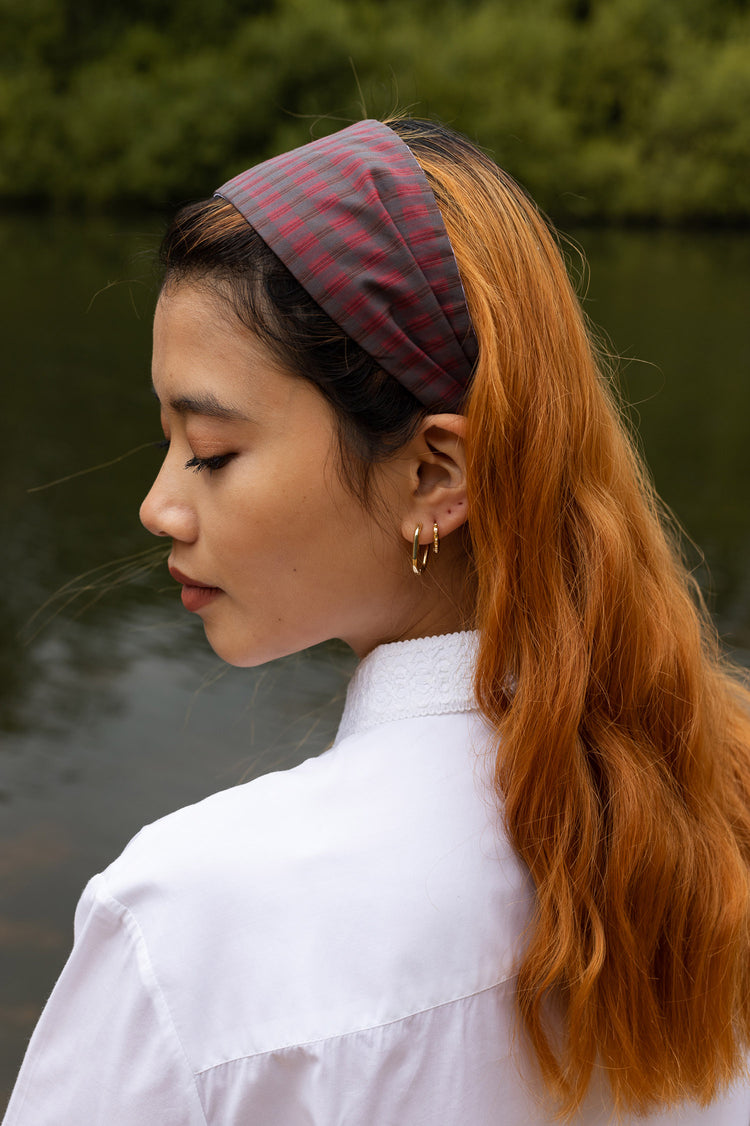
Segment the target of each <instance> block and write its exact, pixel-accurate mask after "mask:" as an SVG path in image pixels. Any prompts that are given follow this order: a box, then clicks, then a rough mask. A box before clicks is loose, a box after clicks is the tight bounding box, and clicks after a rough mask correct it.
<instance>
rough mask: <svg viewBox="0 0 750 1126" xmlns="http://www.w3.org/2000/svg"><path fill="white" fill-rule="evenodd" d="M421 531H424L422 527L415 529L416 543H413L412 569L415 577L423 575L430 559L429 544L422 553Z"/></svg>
mask: <svg viewBox="0 0 750 1126" xmlns="http://www.w3.org/2000/svg"><path fill="white" fill-rule="evenodd" d="M421 531H422V525H421V524H417V526H416V528H415V529H414V542H413V544H412V548H411V569H412V571H413V572H414V574H415V575H421V574H422V572H423V571H424V569H425V567H426V566H427V560H428V559H429V558H430V545H429V544H427V547H423V548H422V550H421V552H420V549H419V535H420V532H421ZM434 550H435V549H434V546H433V551H434Z"/></svg>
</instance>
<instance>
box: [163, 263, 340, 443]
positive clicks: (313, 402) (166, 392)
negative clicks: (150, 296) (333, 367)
mask: <svg viewBox="0 0 750 1126" xmlns="http://www.w3.org/2000/svg"><path fill="white" fill-rule="evenodd" d="M151 370H152V382H153V387H154V391H155V393H156V396H157V398H158V399H159V401H160V403H161V405H162V409H165V410H166V409H169V410H172V411H174V412H176V413H178V414H199V415H202V416H203V417H208V418H214V419H220V420H227V421H242V420H247V419H248V418H250V417H252V418H253V419H257V418H258V417H259V416H261V415H264V414H266V413H268V414H271V415H278V414H279V413H280V412H284V411H286V412H289V411H291V410H292V408H294V409H295V410H306V411H307V412H308V413H310V412H312V413H313V414H317V411H318V409H319V408H320V407H323V408H324V409H325V410H326V411H327V410H328V404H327V403H326V401H325V399H324V398H323V396H322V395H321V394H320V392H319V391H318V389H317V388H316V387H314V386H313V385H312V384H311V383H309V382H308V381H307V380H305V379H303V378H301V377H300V376H298V375H296V374H294V373H292V372H290V371H289V370H288V369H286V368H284V367H283V365H282V364H280V362H279V361H278V359H277V358H276V356H275V355H274V353H273V352H272V351H271V350H270V348H269V347H268V346H267V345H266V344H265V343H264V342H263V341H262V340H261V339H260V338H259V337H258V336H256V335H255V334H254V333H253V332H251V331H250V329H248V328H246V327H245V326H244V325H242V324H241V323H240V322H239V320H238V319H237V318H236V317H235V316H233V314H232V312H231V310H230V309H229V308H228V306H227V305H226V303H225V302H224V301H223V299H222V298H221V297H220V296H219V295H217V294H214V293H212V292H211V291H210V290H209V289H207V288H206V287H201V286H193V285H179V286H174V287H169V288H167V289H166V290H164V291H163V292H162V294H161V295H160V297H159V301H158V303H157V306H156V312H155V315H154V334H153V357H152V369H151Z"/></svg>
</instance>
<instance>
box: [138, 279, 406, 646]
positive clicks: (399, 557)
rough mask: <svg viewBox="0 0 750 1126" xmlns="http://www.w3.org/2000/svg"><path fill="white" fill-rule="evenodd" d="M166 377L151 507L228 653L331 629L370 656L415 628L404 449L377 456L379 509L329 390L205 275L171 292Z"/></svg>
mask: <svg viewBox="0 0 750 1126" xmlns="http://www.w3.org/2000/svg"><path fill="white" fill-rule="evenodd" d="M153 382H154V388H155V390H156V394H157V396H158V399H159V402H160V404H161V418H162V425H163V428H164V434H165V437H167V438H168V439H169V450H168V452H167V455H166V457H165V460H164V464H163V465H162V468H161V471H160V472H159V475H158V477H157V479H156V481H155V482H154V485H153V487H152V488H151V491H150V492H149V494H148V496H147V497H146V499H145V501H144V502H143V506H142V508H141V520H142V521H143V523H144V525H145V526H146V527H147V528H148V529H149V531H151V532H153V533H154V534H155V535H162V536H169V537H171V539H172V551H171V554H170V557H169V566H170V570H171V571H172V572H173V575H174V577H175V578H176V579H177V580H178V581H179V582H182V583H183V602H184V604H185V605H186V607H187V608H188V609H191V610H194V611H195V612H197V613H198V614H200V616H201V618H202V619H203V624H204V626H205V630H206V635H207V637H208V640H209V642H210V643H211V645H212V647H213V648H214V649H215V651H216V652H217V653H218V654H219V656H221V657H223V658H224V659H225V660H226V661H229V662H230V663H231V664H235V665H246V666H250V665H256V664H260V663H261V662H263V661H267V660H271V659H272V658H274V657H279V656H283V655H285V654H288V653H292V652H296V651H298V650H300V649H303V648H306V647H307V646H309V645H313V644H316V643H317V642H320V641H324V640H326V639H328V638H331V637H340V638H343V639H344V640H345V641H347V642H348V643H349V644H350V645H351V646H352V648H353V649H354V650H355V651H356V652H357V653H358V654H359V655H360V656H361V655H363V654H364V653H366V652H368V651H369V650H370V649H371V648H373V647H374V646H375V645H377V644H379V643H380V642H382V641H389V640H393V639H394V638H396V637H399V636H403V635H404V634H405V632H408V628H409V627H408V624H407V623H408V621H409V619H410V616H411V615H412V613H413V605H412V602H413V591H414V589H415V588H414V584H413V579H412V578H411V576H410V563H409V552H408V545H407V544H406V543H405V542H404V540H403V537H402V535H401V533H400V529H399V514H398V507H399V504H398V498H399V496H400V495H401V493H402V491H403V488H402V487H403V472H404V470H403V467H401V468H400V467H399V463H398V459H395V460H394V461H392V462H389V463H388V464H387V466H383V467H378V469H377V472H376V476H375V479H374V485H375V487H376V489H377V490H378V492H379V494H380V496H381V497H382V498H383V502H384V503H383V505H382V507H381V509H380V511H379V514H378V519H377V520H376V519H374V518H373V516H371V515H370V514H369V513H368V512H366V511H365V509H364V508H363V507H362V505H361V503H360V502H359V501H358V500H357V499H356V498H355V497H354V496H353V495H352V494H351V493H350V492H349V490H348V489H347V488H346V487H345V485H344V484H343V483H342V481H341V480H340V479H339V474H338V471H337V440H336V431H335V423H334V417H333V413H332V410H331V408H330V407H329V405H328V404H327V402H326V400H325V399H324V398H323V396H322V395H321V394H320V393H319V392H318V391H317V389H316V388H315V387H313V386H312V385H311V384H309V383H308V382H307V381H306V380H303V379H300V378H298V377H295V376H294V375H292V374H290V373H288V372H286V371H285V370H283V369H282V368H280V366H279V364H278V362H277V361H276V360H275V359H274V358H273V356H272V355H271V353H270V352H269V351H268V349H267V348H266V347H264V345H263V344H262V343H261V342H260V340H259V339H258V338H256V337H254V336H253V335H252V334H251V333H250V332H248V331H246V330H245V329H244V328H242V326H240V325H239V324H238V323H237V322H235V321H234V320H233V318H232V315H231V313H230V312H229V311H228V309H225V308H224V307H223V305H222V302H221V300H220V299H219V298H217V297H214V296H213V295H211V294H210V293H209V292H208V291H207V290H205V289H201V288H200V287H193V286H186V285H183V286H177V287H175V288H173V289H170V290H168V291H166V292H165V293H164V294H163V295H162V296H161V298H160V299H159V303H158V306H157V310H156V316H155V320H154V351H153ZM383 513H388V514H389V517H384V516H383Z"/></svg>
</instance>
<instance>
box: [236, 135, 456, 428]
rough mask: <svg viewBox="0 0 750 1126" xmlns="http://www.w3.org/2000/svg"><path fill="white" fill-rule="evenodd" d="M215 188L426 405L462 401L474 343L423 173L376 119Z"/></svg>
mask: <svg viewBox="0 0 750 1126" xmlns="http://www.w3.org/2000/svg"><path fill="white" fill-rule="evenodd" d="M216 195H218V196H221V197H222V198H224V199H226V200H228V201H229V202H230V203H232V204H234V206H235V207H236V208H237V210H238V211H239V212H240V213H241V214H242V215H243V216H244V217H245V219H247V221H248V223H250V225H251V226H252V227H254V229H255V230H256V231H257V232H258V234H259V235H260V237H261V238H262V239H263V241H264V242H265V243H266V245H267V246H269V247H270V248H271V250H273V252H274V253H275V254H276V256H277V257H278V258H280V259H281V261H282V262H283V264H284V265H285V266H286V268H287V269H288V270H289V271H290V273H291V274H293V275H294V277H295V278H296V279H297V281H298V282H299V283H300V285H301V286H302V287H303V289H305V290H306V291H307V293H309V295H310V296H311V297H312V298H313V300H314V301H316V302H317V304H318V305H320V307H321V308H322V309H323V310H324V311H325V312H326V313H327V314H328V316H329V317H330V318H331V320H333V321H335V322H336V324H337V325H339V327H340V328H342V329H343V330H344V332H346V333H347V335H348V336H350V337H351V338H352V339H353V340H355V341H356V342H357V344H359V345H360V346H361V347H362V348H363V349H364V350H365V351H366V352H367V353H368V354H369V355H370V356H372V358H373V359H374V360H376V361H377V363H378V364H379V365H380V366H381V367H382V368H383V369H384V370H385V371H387V372H388V373H389V374H390V375H393V376H395V378H396V379H397V380H398V381H399V382H400V383H402V384H403V386H404V387H406V388H408V390H409V391H411V393H412V394H413V395H414V396H415V397H416V398H417V399H418V400H419V401H420V402H421V403H423V404H424V405H425V406H428V407H439V408H442V409H443V410H445V409H446V408H447V409H456V408H458V407H459V406H460V404H461V402H462V400H463V397H464V395H465V392H466V389H467V387H468V385H469V380H470V377H471V373H472V369H473V365H474V360H475V359H476V355H477V344H476V339H475V337H474V332H473V329H472V326H471V320H470V318H469V310H468V309H467V307H466V298H465V296H464V290H463V286H462V284H461V278H460V277H459V273H458V266H457V265H456V259H455V257H454V254H453V248H452V247H451V244H450V241H449V239H448V232H447V231H446V229H445V225H444V223H443V219H442V216H441V214H440V212H439V210H438V206H437V203H436V201H435V196H434V194H433V192H432V189H431V188H430V185H429V183H428V182H427V178H426V176H425V174H424V172H423V171H422V169H421V168H420V166H419V164H418V163H417V161H416V159H415V157H414V156H413V154H412V152H411V149H409V147H408V145H406V144H405V143H404V141H402V140H401V138H400V137H399V136H397V134H396V133H394V132H393V130H392V129H389V127H388V126H387V125H383V124H382V122H380V121H360V122H358V123H357V124H356V125H350V126H349V127H348V128H346V129H342V130H341V131H340V132H339V133H334V134H333V135H332V136H330V137H324V138H323V139H321V140H319V141H313V142H311V143H310V144H307V145H303V146H302V147H301V148H298V149H293V150H292V151H291V152H288V153H283V154H282V155H281V156H277V157H274V158H273V159H271V160H267V161H265V162H264V163H263V164H259V165H257V167H255V168H250V169H249V170H248V171H247V172H242V173H241V174H240V175H239V176H235V177H234V179H232V180H229V181H228V182H227V183H226V184H224V185H223V186H222V187H220V188H219V189H218V191H217V192H216Z"/></svg>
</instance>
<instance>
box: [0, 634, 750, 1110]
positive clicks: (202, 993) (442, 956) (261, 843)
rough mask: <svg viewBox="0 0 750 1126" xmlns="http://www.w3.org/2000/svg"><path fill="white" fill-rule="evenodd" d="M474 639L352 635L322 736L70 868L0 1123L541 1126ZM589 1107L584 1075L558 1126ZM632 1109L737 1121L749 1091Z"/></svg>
mask: <svg viewBox="0 0 750 1126" xmlns="http://www.w3.org/2000/svg"><path fill="white" fill-rule="evenodd" d="M475 644H476V638H475V637H474V635H471V634H454V635H450V636H445V637H439V638H424V639H420V640H417V641H408V642H398V643H395V644H392V645H385V646H382V647H381V648H379V649H377V650H375V651H374V652H373V653H372V654H371V655H370V656H369V657H367V658H366V659H365V660H364V661H363V662H362V664H361V665H360V666H359V668H358V670H357V671H356V673H355V675H354V678H353V681H352V684H351V686H350V690H349V694H348V697H347V704H346V709H345V713H344V717H343V719H342V723H341V728H340V731H339V735H338V737H337V739H336V742H335V744H334V746H333V747H332V748H331V749H330V750H328V751H326V752H325V753H324V754H323V755H321V756H320V757H319V758H316V759H310V760H309V761H307V762H305V763H303V764H302V765H301V766H299V767H297V768H296V769H294V770H290V771H286V772H283V773H276V774H270V775H267V776H266V777H264V778H260V779H257V780H256V781H254V782H251V783H249V784H247V785H243V786H238V787H236V788H234V789H231V790H228V791H226V792H225V793H220V794H216V795H215V796H213V797H211V798H208V799H207V800H206V801H203V802H201V803H199V804H198V805H194V806H191V807H189V808H187V809H183V810H180V811H179V812H177V813H174V814H172V815H171V816H169V817H166V818H164V819H163V820H161V821H159V822H157V823H156V824H154V825H151V826H149V827H148V828H146V829H144V830H142V832H141V833H139V835H138V836H137V837H136V838H135V839H134V840H133V841H132V842H131V843H130V845H129V846H128V847H127V849H126V850H125V852H124V853H123V854H122V856H121V857H120V858H119V859H118V860H116V861H115V862H114V864H112V865H111V866H110V867H109V868H108V869H107V870H106V871H105V872H104V873H103V874H102V875H99V876H96V877H95V878H94V879H93V880H92V881H91V882H90V883H89V885H88V887H87V888H86V890H85V892H84V894H83V897H82V899H81V902H80V904H79V907H78V911H77V913H76V922H75V945H74V948H73V952H72V954H71V957H70V960H69V962H68V964H67V966H66V968H65V970H64V971H63V974H62V976H61V978H60V980H59V982H58V984H57V986H56V988H55V990H54V992H53V994H52V996H51V998H50V1001H49V1003H48V1005H47V1007H46V1009H45V1011H44V1014H43V1015H42V1018H41V1020H40V1022H39V1025H38V1027H37V1029H36V1032H35V1033H34V1036H33V1039H32V1041H31V1045H30V1047H29V1050H28V1053H27V1056H26V1059H25V1062H24V1065H23V1068H22V1071H21V1074H20V1076H19V1079H18V1083H17V1086H16V1089H15V1092H14V1094H13V1097H12V1099H11V1103H10V1106H9V1108H8V1112H7V1116H6V1118H5V1120H4V1121H5V1126H207V1124H210V1126H254V1124H258V1126H427V1124H430V1126H521V1124H523V1126H542V1124H547V1126H548V1124H549V1123H550V1122H551V1115H550V1111H549V1108H548V1107H545V1105H544V1102H543V1098H542V1095H541V1088H540V1087H539V1085H538V1081H537V1079H536V1077H535V1073H534V1069H533V1067H532V1065H531V1064H530V1063H529V1062H528V1060H527V1059H526V1058H525V1056H524V1053H523V1050H522V1049H521V1048H519V1047H518V1045H517V1044H516V1043H515V1042H514V1037H513V1027H514V1019H513V992H514V979H513V972H514V964H515V961H516V955H517V952H518V950H519V947H520V945H521V943H522V941H523V932H524V928H525V926H526V925H527V923H528V922H529V919H530V917H531V912H532V911H533V890H532V888H531V885H530V882H529V879H528V875H527V873H526V871H525V870H524V867H523V866H522V864H521V863H520V862H519V860H518V859H517V857H516V856H515V855H514V853H513V851H512V849H511V848H510V846H509V844H508V841H507V840H506V838H505V836H504V834H503V832H502V830H501V827H500V825H501V822H500V817H499V813H498V809H497V807H496V799H495V797H494V795H493V791H492V785H491V776H492V764H493V755H492V751H491V748H490V747H489V735H488V730H487V728H486V727H485V725H484V723H483V721H482V719H481V718H480V717H479V715H478V713H477V712H476V710H475V708H474V702H473V696H472V691H471V670H472V660H473V653H474V647H475ZM610 1119H611V1115H610V1110H609V1108H608V1104H607V1096H606V1093H603V1094H598V1093H596V1092H594V1093H592V1096H591V1099H590V1100H589V1103H588V1104H587V1107H586V1108H585V1109H584V1111H583V1112H582V1114H581V1116H580V1118H579V1119H578V1121H579V1122H580V1123H582V1124H585V1126H599V1124H602V1123H605V1122H608V1121H610ZM622 1121H628V1120H622ZM646 1121H649V1122H651V1121H653V1122H659V1123H661V1126H677V1124H678V1123H679V1124H680V1126H748V1122H750V1089H749V1088H748V1087H746V1086H744V1087H737V1088H735V1090H734V1091H733V1092H731V1093H730V1094H729V1095H728V1096H727V1097H726V1098H725V1099H724V1100H723V1101H721V1102H720V1103H716V1104H715V1105H714V1106H712V1107H711V1108H709V1109H707V1110H699V1109H697V1108H692V1107H685V1108H684V1110H683V1111H682V1112H681V1113H672V1114H668V1115H663V1116H661V1117H658V1118H654V1119H649V1120H644V1119H639V1120H638V1122H640V1123H641V1124H643V1123H644V1122H646Z"/></svg>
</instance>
